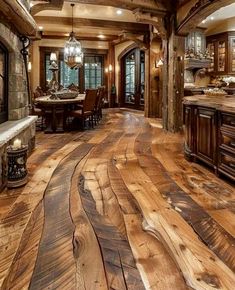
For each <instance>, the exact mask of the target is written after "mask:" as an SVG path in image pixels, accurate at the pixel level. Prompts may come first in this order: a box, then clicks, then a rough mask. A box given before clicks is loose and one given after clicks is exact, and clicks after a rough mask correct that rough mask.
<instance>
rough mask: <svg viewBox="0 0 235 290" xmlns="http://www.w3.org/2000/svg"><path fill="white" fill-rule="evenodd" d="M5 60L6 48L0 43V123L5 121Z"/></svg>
mask: <svg viewBox="0 0 235 290" xmlns="http://www.w3.org/2000/svg"><path fill="white" fill-rule="evenodd" d="M7 60H8V53H7V50H6V48H5V47H4V46H3V45H2V44H1V43H0V123H3V122H5V121H7V113H8V106H7V98H8V96H7V83H8V72H7Z"/></svg>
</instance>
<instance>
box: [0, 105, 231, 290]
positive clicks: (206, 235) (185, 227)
mask: <svg viewBox="0 0 235 290" xmlns="http://www.w3.org/2000/svg"><path fill="white" fill-rule="evenodd" d="M28 168H29V177H30V178H29V182H28V183H27V185H26V186H24V187H22V188H19V189H15V190H7V189H6V190H4V191H3V192H1V193H0V289H4V290H7V289H15V290H18V289H19V290H21V289H32V290H36V289H61V290H66V289H68V290H73V289H79V290H80V289H81V290H82V289H84V290H93V289H94V290H96V289H101V290H103V289H104V290H105V289H115V290H119V289H120V290H122V289H132V290H139V289H154V290H155V289H156V290H161V289H163V290H171V289H172V290H186V289H200V290H201V289H205V290H207V289H208V290H212V289H213V290H215V289H229V290H233V289H235V274H234V272H235V239H234V235H235V190H234V184H232V183H230V182H229V181H226V180H225V179H219V178H217V177H216V176H215V175H214V174H213V172H211V171H210V170H208V169H206V168H205V167H202V166H201V165H200V164H193V163H189V162H187V161H186V160H185V159H184V157H183V135H182V134H171V133H168V132H164V131H163V130H162V129H161V124H160V121H158V120H155V119H145V118H144V117H143V115H142V113H141V112H137V111H132V110H124V109H112V110H107V111H106V113H105V116H104V118H103V120H102V122H101V123H100V124H99V125H98V126H97V127H96V128H95V129H94V130H86V131H84V132H70V133H66V134H59V135H56V134H55V135H45V134H43V133H41V132H40V133H38V134H37V147H36V150H35V151H34V152H33V154H32V155H31V156H30V157H29V159H28Z"/></svg>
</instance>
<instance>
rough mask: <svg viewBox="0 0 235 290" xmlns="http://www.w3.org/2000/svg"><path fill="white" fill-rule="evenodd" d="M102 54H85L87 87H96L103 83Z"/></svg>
mask: <svg viewBox="0 0 235 290" xmlns="http://www.w3.org/2000/svg"><path fill="white" fill-rule="evenodd" d="M102 62H103V61H102V57H101V56H85V58H84V75H85V89H89V88H91V89H95V88H97V87H99V86H101V85H102V76H103V69H102V67H103V65H102Z"/></svg>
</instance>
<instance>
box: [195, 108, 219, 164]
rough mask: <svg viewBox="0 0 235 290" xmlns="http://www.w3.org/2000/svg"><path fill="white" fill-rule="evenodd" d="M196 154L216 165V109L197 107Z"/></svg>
mask: <svg viewBox="0 0 235 290" xmlns="http://www.w3.org/2000/svg"><path fill="white" fill-rule="evenodd" d="M195 110H196V126H197V128H196V138H197V139H196V155H197V157H198V158H199V159H201V160H203V161H205V162H206V163H208V165H212V166H214V164H215V161H216V160H215V159H216V154H215V153H216V111H215V110H213V109H208V108H203V107H199V108H196V109H195Z"/></svg>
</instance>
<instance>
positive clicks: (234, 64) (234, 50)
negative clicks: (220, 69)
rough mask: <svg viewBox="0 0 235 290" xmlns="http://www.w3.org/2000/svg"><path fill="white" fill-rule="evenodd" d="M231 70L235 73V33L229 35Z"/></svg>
mask: <svg viewBox="0 0 235 290" xmlns="http://www.w3.org/2000/svg"><path fill="white" fill-rule="evenodd" d="M229 51H230V53H229V71H230V72H231V73H235V35H234V36H229Z"/></svg>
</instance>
